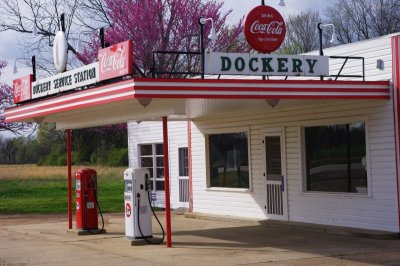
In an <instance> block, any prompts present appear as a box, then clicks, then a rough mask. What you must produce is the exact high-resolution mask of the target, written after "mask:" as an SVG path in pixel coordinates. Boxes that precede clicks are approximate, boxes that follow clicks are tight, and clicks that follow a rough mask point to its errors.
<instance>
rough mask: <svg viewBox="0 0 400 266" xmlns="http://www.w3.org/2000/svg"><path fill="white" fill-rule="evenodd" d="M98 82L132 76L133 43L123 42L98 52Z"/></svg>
mask: <svg viewBox="0 0 400 266" xmlns="http://www.w3.org/2000/svg"><path fill="white" fill-rule="evenodd" d="M98 59H99V80H100V81H101V80H106V79H111V78H116V77H120V76H125V75H129V74H132V60H133V43H132V41H125V42H122V43H119V44H115V45H112V46H110V47H107V48H105V49H101V50H99V54H98Z"/></svg>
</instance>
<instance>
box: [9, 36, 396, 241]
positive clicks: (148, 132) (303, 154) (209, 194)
mask: <svg viewBox="0 0 400 266" xmlns="http://www.w3.org/2000/svg"><path fill="white" fill-rule="evenodd" d="M106 49H107V48H106ZM114 50H115V49H114ZM399 50H400V35H399V34H393V35H388V36H383V37H380V38H376V39H371V40H366V41H361V42H357V43H352V44H347V45H341V46H336V47H333V48H328V49H325V50H324V52H325V57H324V59H323V60H326V63H327V65H326V66H325V68H326V67H328V68H329V70H328V72H329V73H328V75H326V74H324V76H325V77H324V78H323V79H322V78H320V74H319V72H318V71H319V70H318V71H317V70H316V69H315V73H314V75H311V76H306V75H300V76H299V73H297V74H296V73H294V75H293V73H292V74H290V73H289V74H287V75H283V76H282V75H279V76H278V75H277V76H275V75H268V77H266V76H267V75H252V74H251V73H250V74H246V75H237V74H235V73H231V72H229V74H227V75H221V73H214V72H213V73H207V72H206V73H205V74H206V75H205V76H204V78H200V77H194V78H187V79H176V78H171V79H165V78H154V77H153V78H150V77H149V78H144V77H142V78H136V77H132V76H129V73H128V75H123V76H124V77H123V78H122V79H120V80H119V81H115V82H110V83H102V84H100V85H99V84H96V85H95V86H89V85H87V84H85V86H86V89H80V90H70V91H68V93H61V94H57V95H53V96H52V97H44V98H40V97H43V96H46V95H47V94H46V93H47V92H46V90H44V89H42V91H41V93H42V95H41V96H40V97H38V98H37V99H36V100H33V101H32V100H31V101H27V102H21V103H20V104H18V105H17V106H15V107H13V108H10V109H8V110H6V113H5V114H6V120H7V121H8V122H17V121H33V122H39V123H48V122H54V123H56V125H57V129H59V130H69V129H72V130H73V129H76V128H88V127H94V126H103V125H110V124H117V123H128V133H129V134H128V137H129V167H131V168H135V167H144V168H147V169H148V170H149V171H150V173H151V182H152V190H153V191H154V192H156V198H157V200H156V201H155V204H156V206H159V207H166V211H167V212H169V207H170V206H171V207H172V208H181V207H184V208H188V210H189V211H190V212H198V213H207V214H218V215H226V216H239V217H250V218H259V219H273V220H282V221H293V222H305V223H312V224H321V225H334V226H344V227H352V228H363V229H373V230H382V231H388V232H397V233H399V232H400V208H399V203H400V202H399V198H400V196H399V178H400V177H399V176H400V173H399V158H400V149H399V142H400V139H399V132H400V124H399V90H400V55H399ZM208 56H210V57H212V56H214V55H213V54H212V53H211V54H209V55H206V60H207V61H206V62H205V64H206V69H207V64H211V65H212V66H215V64H214V63H213V62H214V61H212V60H215V59H210V60H209V59H208V58H207V57H208ZM215 56H221V55H218V54H215ZM223 56H224V58H230V57H229V56H228V55H223ZM232 56H233V57H232V58H230V59H229V60H230V62H231V65H232V64H233V65H235V66H236V68H237V69H236V70H234V71H239V70H242V69H243V68H244V64H248V65H249V67H250V70H254V71H255V72H257V71H261V68H269V67H270V68H274V66H276V67H277V68H279V69H286V68H288V69H289V72H290V71H291V70H290V69H293V72H296V71H298V72H299V71H300V70H299V69H300V68H301V67H305V64H306V63H301V62H302V61H300V60H302V59H300V57H302V58H303V57H304V58H305V60H306V61H304V62H308V63H310V62H312V63H313V64H319V63H317V61H310V60H319V59H318V58H317V57H315V59H313V58H314V57H313V56H314V55H313V54H312V53H311V54H308V55H302V56H297V57H296V56H294V57H287V58H283V59H282V58H278V57H271V58H270V59H265V58H264V59H263V58H262V57H261V55H259V56H260V57H256V58H251V57H250V59H247V60H248V61H246V60H245V59H242V58H240V56H239V55H237V54H234V55H232ZM247 56H248V55H247ZM220 58H221V57H220ZM238 58H240V59H238ZM307 58H311V59H307ZM360 58H362V59H360ZM275 59H276V60H277V65H273V63H271V65H266V63H265V62H266V61H267V60H275ZM355 59H357V60H355ZM130 60H132V58H131V59H130ZM225 60H228V59H225ZM307 60H308V61H307ZM321 60H322V59H321ZM343 61H346V64H345V65H344V64H343ZM210 62H211V63H210ZM260 62H263V63H262V64H259V65H256V63H260ZM271 62H272V61H271ZM290 62H292V63H293V64H292V65H291V64H290ZM100 63H101V62H100ZM264 63H265V64H264ZM129 64H130V65H132V62H131V61H130V62H129ZM222 64H224V63H223V61H222ZM286 64H287V65H286ZM321 64H322V63H321ZM228 65H229V63H228V61H225V68H227V66H228ZM286 66H287V67H286ZM309 66H311V67H312V66H313V65H312V64H311V65H310V64H309ZM343 66H344V67H343ZM322 67H323V68H324V66H322ZM222 68H224V67H222ZM88 69H89V67H88ZM296 69H297V70H296ZM303 70H304V69H303ZM312 70H313V69H312V68H311V72H312ZM72 71H73V70H72ZM88 71H89V70H88ZM304 71H305V70H304ZM317 72H318V73H317ZM66 73H68V72H66ZM100 75H101V73H100ZM94 76H96V75H94ZM321 76H322V74H321ZM40 82H41V81H37V82H36V83H34V85H38V84H39V83H40ZM47 82H49V81H47ZM42 84H43V83H42ZM43 86H44V85H43ZM36 88H37V87H36ZM121 182H123V177H122V176H121ZM166 189H167V190H166ZM168 189H169V190H170V192H169V191H168ZM169 201H170V202H169ZM167 219H168V215H167ZM167 231H168V228H167ZM167 234H168V232H167Z"/></svg>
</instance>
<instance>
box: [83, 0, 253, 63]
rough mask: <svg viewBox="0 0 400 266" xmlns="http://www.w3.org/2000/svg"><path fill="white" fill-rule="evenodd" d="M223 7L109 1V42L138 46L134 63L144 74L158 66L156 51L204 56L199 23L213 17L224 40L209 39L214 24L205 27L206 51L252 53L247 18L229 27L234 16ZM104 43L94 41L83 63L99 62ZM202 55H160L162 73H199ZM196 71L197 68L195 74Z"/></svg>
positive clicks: (175, 0) (163, 0) (183, 1)
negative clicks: (246, 31)
mask: <svg viewBox="0 0 400 266" xmlns="http://www.w3.org/2000/svg"><path fill="white" fill-rule="evenodd" d="M222 5H223V2H217V1H215V0H213V1H201V0H105V10H106V11H105V12H106V14H107V16H108V18H109V20H110V21H111V24H112V27H110V28H107V29H106V30H105V40H106V43H109V44H111V45H112V44H116V43H119V42H123V41H125V40H128V39H130V40H133V42H134V51H135V54H134V61H135V64H136V65H137V66H138V67H139V68H140V69H142V71H146V70H149V69H150V68H151V67H152V58H153V51H184V52H187V51H194V52H198V51H200V47H199V43H200V42H199V35H200V26H199V23H198V21H199V18H200V17H204V18H212V19H213V21H214V27H215V29H216V31H217V33H218V39H217V40H216V41H215V42H212V41H211V40H209V39H208V38H207V36H208V34H209V33H210V30H211V23H210V22H208V23H207V24H206V25H205V27H204V43H205V48H208V49H212V50H213V51H218V52H246V51H249V48H248V46H247V43H246V42H245V41H243V39H242V38H241V36H242V35H241V33H242V27H243V19H242V20H240V21H239V22H238V23H237V24H235V25H228V24H227V19H228V16H229V15H230V13H231V12H232V11H228V12H226V13H223V12H222V10H221V8H222ZM98 48H99V40H98V38H97V37H96V36H93V38H92V40H91V42H90V43H89V44H88V45H86V46H85V48H84V49H83V50H82V52H81V53H80V54H79V55H78V58H79V59H80V60H81V61H82V62H84V63H86V64H87V63H90V62H93V61H95V60H96V56H97V51H98ZM199 60H200V57H199V56H193V55H192V56H180V57H179V58H177V57H176V56H175V55H163V54H159V55H158V56H157V58H156V65H157V69H158V70H163V71H167V70H168V69H171V68H172V66H174V69H175V70H177V71H181V70H183V71H185V70H184V69H186V70H188V69H192V70H199ZM195 66H197V68H196V69H195Z"/></svg>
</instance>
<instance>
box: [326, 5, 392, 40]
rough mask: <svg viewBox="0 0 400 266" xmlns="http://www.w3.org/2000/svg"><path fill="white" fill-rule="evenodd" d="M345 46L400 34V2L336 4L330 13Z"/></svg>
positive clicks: (328, 19) (330, 19)
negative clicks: (396, 33)
mask: <svg viewBox="0 0 400 266" xmlns="http://www.w3.org/2000/svg"><path fill="white" fill-rule="evenodd" d="M326 17H327V21H330V23H333V24H334V25H335V27H336V32H337V34H338V37H339V41H340V42H341V43H351V42H356V41H361V40H365V39H370V38H375V37H379V36H383V35H387V34H391V33H395V32H398V31H400V1H399V0H335V1H334V2H333V3H332V6H330V7H328V8H327V9H326Z"/></svg>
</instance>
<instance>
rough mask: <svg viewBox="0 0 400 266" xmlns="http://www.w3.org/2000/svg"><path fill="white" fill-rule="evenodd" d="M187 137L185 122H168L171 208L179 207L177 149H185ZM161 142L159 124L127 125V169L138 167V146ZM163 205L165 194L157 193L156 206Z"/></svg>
mask: <svg viewBox="0 0 400 266" xmlns="http://www.w3.org/2000/svg"><path fill="white" fill-rule="evenodd" d="M187 136H188V135H187V122H174V121H170V122H168V137H169V156H170V157H169V163H170V171H169V172H170V190H171V191H170V193H171V208H178V207H180V206H181V205H179V198H178V196H179V194H178V175H179V169H178V148H179V147H187V139H188V137H187ZM162 142H163V135H162V123H161V122H141V123H140V124H138V123H136V122H131V123H128V147H129V167H137V166H138V165H139V162H138V145H140V144H151V143H162ZM164 204H165V194H164V193H163V192H158V193H157V202H156V206H158V207H163V206H164Z"/></svg>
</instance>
